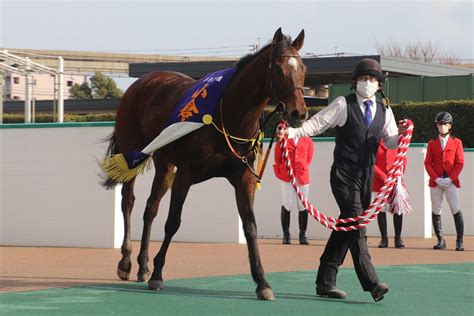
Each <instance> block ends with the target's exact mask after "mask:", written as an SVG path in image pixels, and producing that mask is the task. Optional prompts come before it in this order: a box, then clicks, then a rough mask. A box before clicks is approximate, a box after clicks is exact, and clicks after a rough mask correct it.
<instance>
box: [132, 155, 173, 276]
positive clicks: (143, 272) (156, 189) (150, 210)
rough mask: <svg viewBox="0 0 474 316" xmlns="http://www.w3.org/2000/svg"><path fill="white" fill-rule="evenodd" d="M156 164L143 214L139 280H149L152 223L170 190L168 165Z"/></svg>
mask: <svg viewBox="0 0 474 316" xmlns="http://www.w3.org/2000/svg"><path fill="white" fill-rule="evenodd" d="M155 166H156V173H155V177H154V179H153V185H152V189H151V194H150V196H149V197H148V200H147V203H146V208H145V213H144V214H143V234H142V240H141V246H140V253H139V254H138V258H137V260H138V265H139V269H138V274H137V281H138V282H143V281H147V280H148V278H149V277H150V270H149V269H148V246H149V244H150V232H151V225H152V223H153V220H154V219H155V217H156V214H158V208H159V205H160V201H161V199H162V198H163V196H164V195H165V193H166V191H167V190H168V188H167V184H166V173H167V168H166V166H165V167H162V166H158V165H157V164H155Z"/></svg>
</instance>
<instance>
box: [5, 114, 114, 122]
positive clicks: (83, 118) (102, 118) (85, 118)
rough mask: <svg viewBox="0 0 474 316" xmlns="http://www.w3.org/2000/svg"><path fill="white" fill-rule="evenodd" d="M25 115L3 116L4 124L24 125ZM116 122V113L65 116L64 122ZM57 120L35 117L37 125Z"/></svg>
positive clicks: (44, 115) (44, 116)
mask: <svg viewBox="0 0 474 316" xmlns="http://www.w3.org/2000/svg"><path fill="white" fill-rule="evenodd" d="M24 121H25V117H24V115H23V114H7V113H4V114H3V123H5V124H8V123H23V122H24ZM106 121H115V113H91V114H85V115H80V114H65V115H64V122H106ZM53 122H55V119H54V117H53V115H52V114H39V115H36V116H35V123H53Z"/></svg>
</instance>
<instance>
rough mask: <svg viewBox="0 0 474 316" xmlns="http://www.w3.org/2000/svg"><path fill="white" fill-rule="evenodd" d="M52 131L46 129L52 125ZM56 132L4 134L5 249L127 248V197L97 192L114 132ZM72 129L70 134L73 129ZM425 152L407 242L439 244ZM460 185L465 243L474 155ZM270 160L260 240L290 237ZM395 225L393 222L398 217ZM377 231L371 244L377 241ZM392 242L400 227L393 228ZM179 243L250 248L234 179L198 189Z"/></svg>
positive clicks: (448, 222)
mask: <svg viewBox="0 0 474 316" xmlns="http://www.w3.org/2000/svg"><path fill="white" fill-rule="evenodd" d="M43 126H44V125H43ZM63 126H64V127H61V128H60V127H58V126H57V125H55V124H52V125H50V127H49V128H45V127H43V128H37V126H32V128H0V144H1V161H0V177H1V182H0V207H1V209H0V244H1V245H24V246H26V245H28V246H72V247H119V246H120V245H121V241H122V238H123V227H122V225H123V220H122V215H121V210H120V187H117V188H116V189H115V190H110V191H106V190H104V189H103V188H102V187H100V186H99V185H98V183H99V178H98V176H97V174H98V164H97V159H100V158H102V156H103V154H104V151H105V148H106V145H107V144H106V143H103V142H100V141H101V140H102V139H104V138H105V136H107V135H108V134H109V133H110V132H111V131H112V125H111V124H104V123H98V124H87V127H84V125H79V124H65V125H63ZM66 126H67V128H65V127H66ZM333 148H334V143H333V142H332V141H316V143H315V158H314V161H313V163H312V165H311V180H312V183H311V187H310V201H311V202H312V203H313V204H314V205H315V206H316V207H317V208H318V209H319V210H321V211H322V212H324V213H325V214H327V215H331V216H337V212H338V211H337V207H336V203H335V201H334V198H333V197H332V193H331V191H330V187H329V169H330V165H331V163H332V150H333ZM425 151H426V149H425V147H424V146H413V147H410V149H409V151H408V166H407V172H406V182H407V188H408V191H409V192H410V195H411V202H412V205H413V209H414V210H413V212H412V213H411V214H409V215H408V216H405V218H404V225H403V236H406V237H424V238H428V237H431V203H430V199H429V189H428V186H427V185H426V183H427V180H428V177H427V174H426V172H425V171H424V167H423V160H424V155H425ZM271 156H272V155H271ZM465 156H466V157H465V158H466V162H465V167H464V170H463V172H462V175H461V182H462V185H463V188H462V190H461V207H462V210H463V213H464V218H465V222H466V223H465V224H466V227H465V233H466V235H473V234H474V227H473V218H474V217H473V214H472V209H473V201H472V200H473V199H472V194H473V193H474V192H473V188H474V183H473V165H474V164H473V162H474V152H466V153H465ZM272 163H273V157H271V158H270V160H269V162H268V165H267V170H266V172H265V176H264V180H263V183H262V190H260V191H257V194H256V201H255V216H256V219H257V225H258V235H259V236H260V237H263V238H275V237H280V236H281V227H280V202H281V196H280V184H279V181H278V180H277V179H276V177H275V176H274V175H273V170H272ZM152 178H153V172H152V171H150V172H148V173H146V174H145V175H143V176H140V177H139V178H138V179H137V184H136V187H135V188H136V190H135V193H136V201H135V208H134V212H133V213H132V238H133V239H140V238H141V230H142V216H143V211H144V208H145V204H146V199H147V197H148V194H149V192H150V187H151V181H152ZM169 196H170V194H166V195H165V197H164V198H163V200H162V203H161V207H160V211H159V213H158V216H157V218H156V219H155V223H154V228H153V231H152V239H153V240H161V239H162V238H163V230H164V229H163V227H164V223H165V220H166V216H167V213H168V205H169ZM389 218H390V217H389ZM443 226H444V231H445V234H455V228H454V223H453V219H452V216H451V214H450V212H449V209H448V207H447V204H446V203H445V204H444V213H443ZM291 233H292V235H293V236H297V235H298V220H297V214H296V211H295V210H294V211H293V212H292V220H291ZM307 234H308V237H309V238H312V239H317V238H326V237H327V236H328V235H329V230H328V229H326V228H325V227H323V226H322V225H321V224H319V223H317V222H316V221H315V220H310V222H309V226H308V232H307ZM378 234H379V232H378V227H377V224H376V223H375V222H373V223H371V224H369V226H368V235H373V236H377V235H378ZM389 234H393V225H391V220H390V219H389ZM174 240H176V241H194V242H245V240H244V238H243V234H242V231H241V229H240V221H239V217H238V213H237V207H236V203H235V197H234V192H233V188H232V187H231V185H230V184H228V182H227V181H226V180H225V179H212V180H210V181H207V182H204V183H201V184H199V185H195V186H193V187H191V190H190V192H189V195H188V198H187V200H186V203H185V206H184V210H183V218H182V224H181V228H180V230H179V231H178V233H177V234H176V236H175V238H174Z"/></svg>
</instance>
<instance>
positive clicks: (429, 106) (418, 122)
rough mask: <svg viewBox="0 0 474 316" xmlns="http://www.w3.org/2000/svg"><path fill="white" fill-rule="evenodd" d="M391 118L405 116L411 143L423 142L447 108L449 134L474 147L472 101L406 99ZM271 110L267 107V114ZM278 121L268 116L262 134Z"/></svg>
mask: <svg viewBox="0 0 474 316" xmlns="http://www.w3.org/2000/svg"><path fill="white" fill-rule="evenodd" d="M323 108H324V107H311V108H309V109H308V110H309V115H310V116H311V115H314V114H315V113H317V112H319V111H320V110H321V109H323ZM392 109H393V114H394V115H395V119H397V120H401V119H405V118H409V119H411V120H412V121H413V123H414V124H415V129H414V131H413V137H412V140H411V142H412V143H427V142H428V141H429V140H430V139H433V138H435V137H436V136H437V135H438V133H437V131H436V130H435V128H434V119H435V117H436V114H437V113H438V112H441V111H448V112H449V113H451V114H452V115H453V121H454V124H453V125H454V127H453V133H452V134H453V135H454V136H456V137H458V138H460V139H461V140H462V142H463V145H464V147H467V148H474V100H455V101H441V102H424V103H421V102H420V103H415V102H406V103H401V104H395V105H392ZM271 110H272V109H267V110H266V112H267V113H270V111H271ZM277 121H278V118H277V117H274V118H272V119H271V123H269V124H268V125H270V126H268V127H267V128H265V135H266V136H269V135H271V132H272V126H274V125H273V124H275V123H276V122H277ZM334 135H335V132H334V129H331V130H328V131H326V132H324V133H323V134H321V136H327V137H334Z"/></svg>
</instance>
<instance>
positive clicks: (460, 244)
mask: <svg viewBox="0 0 474 316" xmlns="http://www.w3.org/2000/svg"><path fill="white" fill-rule="evenodd" d="M456 251H464V244H463V241H462V239H456Z"/></svg>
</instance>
